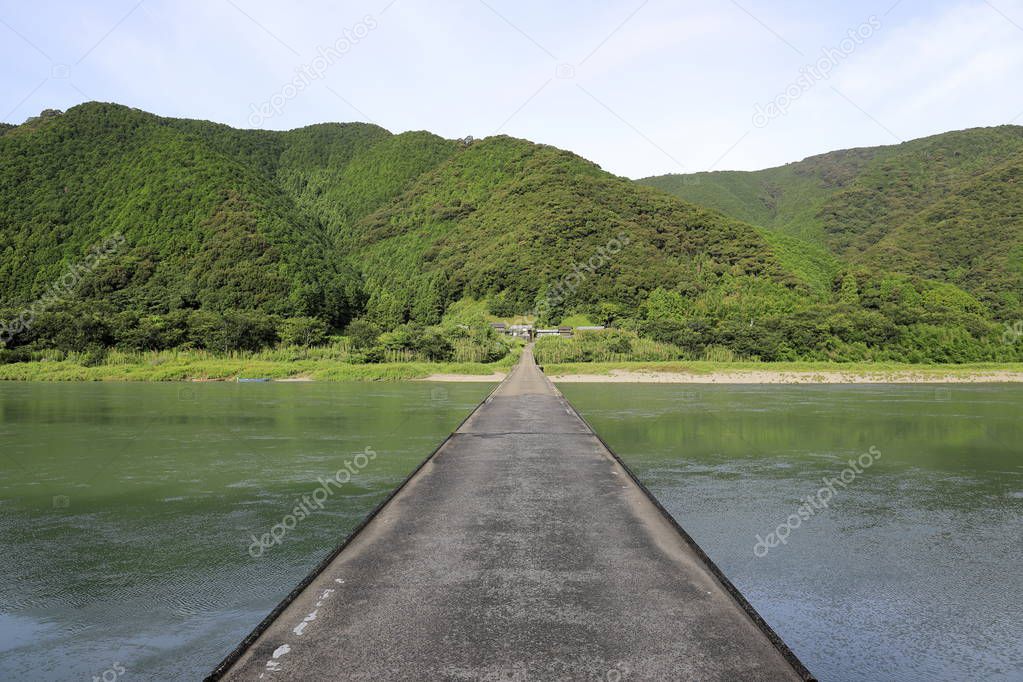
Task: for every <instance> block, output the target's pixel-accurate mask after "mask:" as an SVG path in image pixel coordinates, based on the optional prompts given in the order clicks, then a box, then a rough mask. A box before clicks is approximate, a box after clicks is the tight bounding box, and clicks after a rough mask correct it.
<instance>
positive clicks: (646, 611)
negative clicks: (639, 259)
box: [215, 350, 808, 681]
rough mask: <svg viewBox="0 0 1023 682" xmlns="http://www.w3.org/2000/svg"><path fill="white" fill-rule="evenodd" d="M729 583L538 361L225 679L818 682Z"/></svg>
mask: <svg viewBox="0 0 1023 682" xmlns="http://www.w3.org/2000/svg"><path fill="white" fill-rule="evenodd" d="M726 582H727V581H725V583H723V582H722V580H721V579H719V578H718V577H717V574H716V569H714V568H713V567H712V566H710V565H709V564H708V563H707V562H706V561H705V560H704V559H703V557H702V556H701V554H700V552H699V550H698V549H696V548H695V547H694V546H692V545H691V544H690V543H689V541H687V539H686V538H685V537H683V535H682V534H680V532H679V531H678V530H677V529H676V527H675V525H673V522H672V521H671V520H670V519H669V518H667V517H666V515H665V514H663V513H662V512H661V511H660V510H659V509H658V507H657V506H655V504H654V503H653V502H652V500H651V499H650V498H649V497H648V496H647V494H646V493H645V492H644V490H643V489H642V488H641V487H640V486H638V485H637V484H636V483H635V482H634V481H633V480H632V478H631V477H630V476H629V474H628V472H627V471H626V470H625V469H624V468H623V467H622V466H621V465H620V464H619V462H618V461H617V459H616V458H615V457H614V456H613V455H612V454H611V453H610V452H609V451H608V449H607V448H606V447H605V446H604V445H603V443H602V442H601V441H600V440H599V439H598V438H597V437H596V436H595V435H594V434H593V432H592V431H591V430H590V429H589V427H588V426H587V425H586V424H585V423H584V422H583V421H582V420H581V419H580V418H579V417H578V415H577V414H576V413H575V411H574V409H572V407H571V406H570V405H569V404H568V402H567V401H566V400H565V399H564V398H563V397H562V396H561V395H560V393H558V391H557V390H556V389H554V387H553V386H552V385H551V383H550V381H548V379H547V378H546V377H544V376H543V374H542V373H541V372H540V371H539V370H538V368H537V367H536V365H535V363H534V362H533V359H532V355H531V354H530V352H529V351H528V350H527V351H525V353H524V355H523V359H522V361H521V362H520V363H519V364H518V365H517V366H516V368H515V369H514V370H513V371H512V373H511V375H510V376H509V377H508V379H507V380H505V382H504V383H503V384H502V385H501V386H500V387H499V388H498V390H497V391H496V392H495V393H494V394H493V395H492V396H491V397H490V398H489V399H488V400H487V401H486V402H485V403H484V404H483V405H481V406H480V407H479V408H478V409H477V410H476V411H475V412H474V413H473V414H472V415H471V416H470V418H469V419H468V420H466V422H465V423H464V424H463V425H462V427H461V428H459V429H458V431H457V432H455V434H453V435H452V437H451V438H450V439H449V440H448V441H447V442H446V443H445V444H444V445H443V446H442V447H441V448H440V450H438V452H437V453H436V454H435V455H434V456H433V458H431V459H430V460H429V461H428V462H427V463H426V464H425V466H423V467H422V468H421V469H420V470H419V471H418V472H417V473H416V474H415V475H414V476H413V477H412V478H411V479H410V480H409V481H408V483H407V484H406V485H405V486H404V487H403V488H402V489H401V490H400V491H399V492H398V493H397V495H395V497H394V498H392V499H391V501H390V502H389V503H388V504H386V505H385V506H384V507H383V508H382V509H381V510H380V512H379V513H378V514H377V515H376V516H375V517H373V518H372V520H371V521H370V522H369V523H368V524H367V525H366V526H365V527H364V528H363V529H362V530H361V531H360V532H359V533H358V534H357V535H356V536H355V537H354V538H353V539H352V540H351V541H350V542H349V544H348V545H347V546H346V547H345V548H344V550H343V551H341V552H340V554H338V555H337V556H336V557H335V558H334V559H333V560H332V561H331V562H330V563H329V564H328V565H327V566H326V568H325V569H324V570H322V571H321V572H320V573H319V574H318V575H317V576H316V577H315V578H314V579H313V581H312V582H311V583H310V584H309V585H308V586H307V587H306V588H305V589H304V590H302V591H301V592H300V593H299V594H298V596H297V597H295V598H294V600H293V601H291V602H290V603H289V604H288V605H286V606H285V607H284V608H283V610H282V611H281V612H280V613H279V614H278V615H277V617H276V618H275V619H273V620H272V621H271V622H269V624H268V625H267V626H266V627H265V629H264V630H263V631H262V632H261V634H259V636H258V637H257V638H256V639H255V640H254V641H252V642H251V644H250V645H249V646H247V647H246V648H244V649H243V650H241V649H240V656H239V655H236V656H233V657H232V658H229V659H228V660H227V661H225V663H224V664H222V667H221V668H220V669H218V671H217V673H215V674H220V672H223V671H226V672H225V677H226V678H227V679H239V680H255V679H268V680H272V679H288V680H296V679H297V680H305V679H355V680H386V679H394V680H397V679H402V680H405V679H409V680H414V679H431V680H546V679H580V680H618V679H622V680H628V679H635V680H648V679H672V680H683V679H685V680H739V679H741V680H772V681H775V680H786V679H788V680H799V679H807V678H808V674H807V673H806V672H805V670H803V669H802V667H801V666H800V664H799V662H798V661H796V660H795V659H794V657H792V656H791V654H789V653H788V652H787V649H785V647H784V645H783V644H781V643H780V642H778V641H777V640H776V639H774V638H773V635H771V634H770V632H769V631H768V630H767V629H766V626H759V625H758V624H757V621H756V618H757V617H756V615H755V614H753V613H751V610H750V609H749V608H748V607H746V606H744V602H743V600H742V598H741V596H737V595H735V594H734V593H733V591H732V590H731V588H730V586H728V585H727V584H726ZM275 653H276V657H275Z"/></svg>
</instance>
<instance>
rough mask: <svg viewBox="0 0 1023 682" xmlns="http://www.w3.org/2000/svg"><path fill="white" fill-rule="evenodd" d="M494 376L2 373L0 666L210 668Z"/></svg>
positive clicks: (31, 672)
mask: <svg viewBox="0 0 1023 682" xmlns="http://www.w3.org/2000/svg"><path fill="white" fill-rule="evenodd" d="M491 388H492V386H490V385H488V384H451V385H437V384H427V383H408V384H197V385H192V384H188V385H184V384H107V383H104V384H12V383H4V384H0V575H2V576H3V579H2V580H0V679H48V680H65V679H92V677H93V676H102V675H103V673H104V671H111V670H114V669H115V664H119V665H120V666H123V668H124V669H125V673H124V676H123V677H124V679H132V678H134V679H163V680H172V679H196V678H200V677H202V676H203V675H204V674H205V673H207V672H208V671H209V670H210V669H212V667H213V666H214V665H215V664H216V663H217V662H219V661H220V659H221V658H223V656H224V655H226V654H227V652H228V651H229V650H230V649H232V648H233V647H234V646H235V645H236V644H237V643H238V642H239V641H241V639H242V638H243V637H244V636H245V635H246V634H247V633H248V632H249V631H250V630H251V629H252V628H253V627H254V626H255V624H256V623H258V622H259V621H260V620H261V619H262V618H263V617H264V616H265V615H266V614H267V613H268V612H269V611H270V609H271V608H272V607H273V606H274V605H275V604H276V603H277V602H278V601H279V600H280V599H281V598H282V597H283V596H284V595H285V594H286V593H287V592H289V591H290V590H291V588H292V587H294V585H295V584H296V583H298V582H299V580H301V578H303V577H304V576H305V575H306V574H307V573H308V572H309V571H310V570H311V569H312V568H313V567H314V566H315V565H316V564H317V563H318V562H319V561H320V560H321V559H322V558H323V557H324V556H325V555H326V553H327V552H329V551H330V550H331V549H332V548H334V547H336V546H337V545H338V544H339V543H340V542H341V540H343V539H344V537H345V536H346V535H347V534H348V533H349V532H350V531H351V529H352V528H353V527H354V526H355V525H356V524H357V523H358V522H359V521H360V520H361V519H362V518H363V517H364V516H365V515H366V513H368V512H369V511H370V510H371V509H372V508H373V507H375V506H376V505H377V504H378V503H379V502H380V501H381V500H382V499H383V498H384V497H386V495H387V493H388V492H390V491H391V490H392V489H393V488H394V487H395V486H396V485H397V484H398V483H400V482H401V481H402V480H403V479H404V478H405V477H406V476H407V475H408V474H409V473H410V472H411V471H412V469H414V468H415V466H416V465H417V464H418V463H419V462H420V461H422V460H423V459H425V458H426V456H427V455H429V454H430V452H432V451H433V449H434V448H435V447H436V446H437V445H438V444H439V443H440V442H441V441H442V440H443V439H444V438H445V437H446V436H447V435H448V433H450V432H451V431H452V430H453V429H454V428H455V427H456V426H457V425H458V423H459V422H460V421H461V420H462V419H463V418H464V417H465V416H466V415H467V414H468V413H469V411H470V410H471V409H472V408H473V406H475V404H476V403H477V402H479V401H480V400H481V399H482V398H483V397H484V396H485V395H486V394H487V393H488V392H489V391H490V389H491ZM366 448H370V449H371V451H372V452H374V453H376V457H375V458H373V459H372V460H369V461H368V462H365V461H364V460H362V459H361V458H360V459H359V460H358V461H355V455H356V454H357V453H363V454H365V452H366ZM346 461H348V462H351V463H352V467H351V468H352V470H354V472H355V473H354V475H351V474H349V475H351V481H350V482H349V483H348V484H347V485H345V486H344V488H343V489H342V490H337V489H336V487H334V486H330V490H331V491H332V493H331V494H330V496H329V497H327V498H324V496H323V495H322V494H319V495H317V497H319V498H321V499H323V506H322V509H318V508H315V507H312V506H310V505H309V504H308V503H307V504H306V508H307V509H310V511H311V513H310V514H309V515H308V516H307V517H306V518H304V519H301V520H298V519H297V517H296V519H295V526H294V528H293V529H291V530H288V531H287V533H286V534H285V535H284V536H283V540H282V542H281V544H280V545H271V546H269V548H268V549H266V550H265V551H262V552H260V551H259V550H260V547H259V545H256V546H255V547H253V548H252V552H251V554H250V551H249V550H250V546H251V545H252V544H253V542H252V536H253V535H256V536H257V537H259V536H261V535H263V534H264V533H267V532H269V531H270V529H271V528H272V527H273V526H274V524H277V523H281V522H283V521H285V516H286V515H287V514H289V513H290V512H293V511H294V508H295V506H296V505H299V504H300V503H301V502H302V497H303V496H305V497H306V498H307V499H311V496H313V495H314V494H315V490H316V489H317V488H319V487H320V485H321V484H320V483H318V482H317V479H318V478H320V477H323V478H328V477H330V476H333V475H335V474H336V472H337V471H338V470H339V469H341V468H342V467H344V465H345V462H346ZM359 464H366V466H364V467H363V468H361V469H360V468H358V466H357V465H359ZM345 478H346V477H345V476H344V475H342V479H345ZM287 523H288V524H289V525H290V524H291V521H287ZM252 554H256V555H259V558H253V556H252ZM113 674H114V673H112V672H111V673H108V679H109V678H111V677H112V676H113Z"/></svg>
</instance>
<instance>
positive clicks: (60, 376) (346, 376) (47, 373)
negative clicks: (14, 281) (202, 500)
mask: <svg viewBox="0 0 1023 682" xmlns="http://www.w3.org/2000/svg"><path fill="white" fill-rule="evenodd" d="M512 364H513V360H511V359H507V358H506V359H505V360H502V361H501V362H494V363H473V362H469V363H444V362H388V363H379V364H353V363H345V362H337V361H333V360H295V361H283V360H281V361H278V360H252V359H237V360H236V359H212V360H182V361H166V362H159V363H122V364H101V365H95V366H91V367H86V366H84V365H79V364H76V363H71V362H66V361H59V362H46V361H42V362H17V363H11V364H8V365H0V381H199V382H203V381H237V380H238V379H269V380H272V381H290V382H301V381H415V380H423V379H427V378H429V377H430V376H431V375H443V376H445V377H451V378H452V379H451V380H459V381H491V382H497V381H500V380H501V379H503V378H504V374H505V373H506V372H507V371H508V368H509V367H510V366H511V365H512Z"/></svg>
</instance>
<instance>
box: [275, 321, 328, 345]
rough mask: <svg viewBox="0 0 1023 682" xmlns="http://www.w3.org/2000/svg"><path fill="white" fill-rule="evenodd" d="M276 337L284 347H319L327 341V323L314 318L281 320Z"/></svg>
mask: <svg viewBox="0 0 1023 682" xmlns="http://www.w3.org/2000/svg"><path fill="white" fill-rule="evenodd" d="M277 336H278V337H279V338H280V340H281V343H283V344H284V345H286V346H307V347H308V346H319V345H322V344H323V343H324V342H326V340H327V323H326V322H324V321H323V320H321V319H319V318H316V317H290V318H287V319H285V320H281V323H280V325H279V326H278V327H277Z"/></svg>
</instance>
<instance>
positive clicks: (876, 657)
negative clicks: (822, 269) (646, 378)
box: [560, 384, 1023, 681]
mask: <svg viewBox="0 0 1023 682" xmlns="http://www.w3.org/2000/svg"><path fill="white" fill-rule="evenodd" d="M560 388H561V390H562V391H563V393H564V394H565V395H566V397H568V398H569V400H571V401H572V403H573V404H574V405H575V406H576V407H577V408H578V409H579V411H580V412H581V413H582V414H583V416H584V417H586V418H587V419H588V420H589V421H590V423H591V424H592V425H593V426H594V428H596V430H597V431H598V432H599V433H600V435H601V436H602V437H603V438H604V439H605V440H606V441H607V442H608V443H609V444H610V445H611V446H612V447H613V448H614V449H615V451H616V452H618V454H619V455H621V456H622V458H623V459H625V461H626V462H627V463H628V464H629V465H630V467H631V468H632V469H633V470H634V471H635V472H636V474H637V475H638V476H639V477H640V478H641V479H642V480H643V481H644V483H646V485H647V486H648V487H649V488H650V489H651V491H652V492H653V493H654V495H655V496H656V497H657V498H658V499H659V500H660V501H661V502H662V503H663V504H664V505H665V507H666V508H667V509H668V510H669V511H670V512H671V513H672V515H673V516H675V518H676V519H677V520H678V521H679V522H680V523H681V524H682V526H683V527H684V528H686V530H687V531H689V533H690V534H691V535H693V537H694V539H695V540H696V541H697V542H698V543H699V544H700V545H701V546H702V547H703V548H704V549H705V550H706V551H707V553H708V554H709V555H710V556H711V558H712V559H713V560H714V561H715V562H716V563H717V564H718V565H719V566H720V567H721V568H722V570H724V572H725V574H726V575H728V576H729V578H730V579H731V580H732V581H733V582H734V583H735V584H736V586H737V587H738V588H739V589H740V590H741V591H742V592H743V594H745V595H746V597H747V598H748V599H749V600H750V601H751V602H752V603H753V605H754V606H755V607H756V608H757V610H758V611H759V612H760V613H761V615H763V616H764V617H765V619H766V620H767V621H768V622H769V623H770V624H771V625H772V626H773V627H774V628H775V630H776V631H777V632H778V633H779V634H780V635H781V636H782V638H783V639H784V640H785V641H786V642H787V643H788V644H789V645H790V646H791V647H792V648H793V649H794V650H795V652H796V653H797V654H798V655H799V657H800V658H801V659H802V660H803V662H804V663H806V665H807V666H808V667H809V668H810V670H811V671H813V672H814V673H815V674H817V675H818V676H819V677H820V678H821V679H822V680H863V681H876V680H966V679H994V680H1017V681H1018V680H1020V679H1023V424H1021V422H1020V418H1021V416H1023V387H1021V386H1015V385H1012V386H1010V385H971V386H952V387H934V386H876V385H867V386H678V385H675V386H671V385H628V386H623V385H621V384H615V385H610V384H605V385H593V384H586V385H583V384H575V385H573V384H565V385H562V386H561V387H560ZM872 447H873V448H876V450H875V452H879V453H880V457H879V458H877V459H876V461H873V462H872V463H871V464H870V466H869V467H867V468H862V467H860V473H856V472H855V471H853V472H852V473H853V474H854V478H853V480H852V481H851V482H850V483H848V484H847V485H846V486H845V487H843V486H842V485H841V484H839V485H835V486H834V487H835V490H836V492H835V494H834V495H833V497H832V499H831V500H830V501H829V502H828V505H827V507H821V508H820V509H819V510H818V509H814V513H813V515H810V514H809V512H808V511H807V512H804V516H805V517H807V518H805V520H804V519H803V518H801V517H799V515H798V513H797V510H798V509H799V507H800V506H801V505H803V504H805V498H806V496H808V495H812V496H817V495H818V491H819V490H820V489H821V488H822V487H823V486H824V482H823V479H824V478H828V479H834V478H836V477H838V476H839V475H840V474H841V472H842V471H843V469H846V468H848V467H849V465H848V460H850V459H851V458H859V457H860V456H861V455H864V454H865V453H867V452H868V451H870V448H872ZM864 461H868V460H867V459H865V460H864ZM848 478H849V477H848V476H847V479H848ZM827 497H828V495H827V493H825V494H823V495H820V496H819V497H815V500H826V498H827ZM792 514H796V517H795V518H794V520H792V521H788V519H789V516H790V515H792ZM786 522H788V523H789V525H790V526H793V527H794V528H790V529H789V530H787V531H782V533H783V534H784V533H786V532H787V533H788V537H787V538H786V542H785V544H781V543H779V544H777V546H775V547H774V548H767V549H766V551H765V550H764V549H760V550H758V553H761V554H764V556H762V557H758V556H756V554H755V553H754V548H755V546H756V544H757V542H758V541H757V536H760V537H761V538H766V536H767V535H768V534H769V533H770V532H772V531H775V532H777V529H778V526H779V524H785V523H786Z"/></svg>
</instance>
